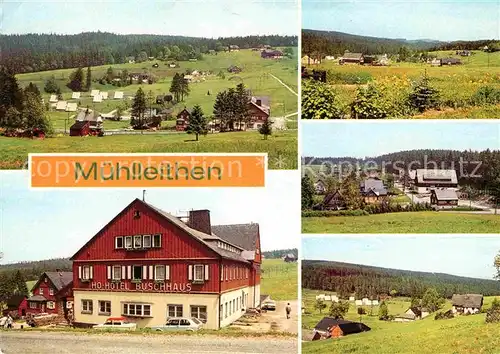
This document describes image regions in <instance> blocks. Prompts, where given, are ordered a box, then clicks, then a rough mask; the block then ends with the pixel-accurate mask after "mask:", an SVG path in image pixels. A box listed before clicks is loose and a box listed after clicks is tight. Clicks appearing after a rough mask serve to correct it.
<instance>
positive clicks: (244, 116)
mask: <svg viewBox="0 0 500 354" xmlns="http://www.w3.org/2000/svg"><path fill="white" fill-rule="evenodd" d="M235 100H236V102H235V103H236V119H237V120H238V123H239V124H238V127H239V129H241V126H242V123H243V122H244V123H248V122H249V120H250V118H251V116H250V108H249V104H250V100H251V97H250V94H249V93H248V91H247V89H246V88H245V85H244V84H243V83H239V84H238V85H237V86H236V90H235ZM269 135H270V134H269ZM266 139H267V135H266Z"/></svg>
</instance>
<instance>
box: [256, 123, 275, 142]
mask: <svg viewBox="0 0 500 354" xmlns="http://www.w3.org/2000/svg"><path fill="white" fill-rule="evenodd" d="M272 132H273V125H272V122H271V119H270V118H268V119H266V120H265V121H264V123H263V124H262V126H261V127H260V128H259V133H260V134H262V135H263V136H264V140H267V137H268V136H269V135H271V134H272Z"/></svg>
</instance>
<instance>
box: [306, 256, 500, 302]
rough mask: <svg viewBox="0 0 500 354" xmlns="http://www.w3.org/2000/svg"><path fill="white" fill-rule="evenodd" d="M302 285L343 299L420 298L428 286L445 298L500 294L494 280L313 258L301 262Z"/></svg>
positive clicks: (497, 284)
mask: <svg viewBox="0 0 500 354" xmlns="http://www.w3.org/2000/svg"><path fill="white" fill-rule="evenodd" d="M302 287H303V288H307V289H318V290H325V291H331V292H336V293H337V294H339V295H340V297H341V298H343V299H346V298H348V297H349V296H351V295H352V294H354V293H355V294H356V297H357V298H361V297H368V298H371V299H378V298H383V297H385V296H405V297H411V298H417V299H421V298H422V297H423V296H424V294H425V293H426V291H427V290H428V289H429V288H434V289H435V290H436V291H437V293H438V294H439V296H441V297H444V298H451V297H452V296H453V294H467V293H468V294H483V295H484V296H498V295H500V283H499V282H498V281H495V280H488V279H476V278H469V277H461V276H455V275H450V274H444V273H429V272H417V271H409V270H400V269H391V268H381V267H373V266H365V265H358V264H349V263H341V262H330V261H314V260H304V261H302Z"/></svg>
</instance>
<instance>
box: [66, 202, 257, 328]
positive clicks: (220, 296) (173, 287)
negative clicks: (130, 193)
mask: <svg viewBox="0 0 500 354" xmlns="http://www.w3.org/2000/svg"><path fill="white" fill-rule="evenodd" d="M71 260H72V261H73V271H74V274H75V275H74V288H73V292H74V298H75V303H74V304H75V306H74V316H75V325H76V326H82V327H84V326H90V325H93V324H97V323H102V322H103V321H104V320H105V319H106V318H107V317H109V316H125V317H127V318H128V319H129V320H130V321H134V322H136V323H137V326H138V327H145V326H151V325H160V324H162V323H165V321H166V320H167V318H168V317H195V318H197V319H199V320H200V321H202V322H204V323H205V328H207V329H219V328H222V327H225V326H227V325H229V324H230V323H232V322H234V321H236V320H237V319H238V318H240V317H241V316H242V315H243V314H244V311H245V310H246V309H248V308H254V307H257V306H258V305H259V300H260V274H261V273H260V264H261V252H260V233H259V225H258V224H255V223H250V224H237V225H219V226H212V225H211V221H210V211H209V210H192V211H190V212H189V215H188V216H187V217H175V216H173V215H171V214H169V213H166V212H164V211H163V210H160V209H158V208H156V207H155V206H153V205H150V204H148V203H146V202H144V201H142V200H139V199H135V200H133V201H132V202H131V203H130V204H129V205H128V206H126V207H125V209H123V210H122V211H121V212H120V213H119V214H118V215H116V216H115V217H114V218H113V219H112V220H111V221H110V222H109V223H108V224H107V225H106V226H104V228H103V229H102V230H101V231H99V232H98V233H97V234H96V235H95V236H93V237H92V238H91V239H90V240H89V241H88V242H87V243H86V244H85V245H84V246H83V247H82V248H81V249H80V250H79V251H78V252H76V253H75V254H74V255H73V257H71Z"/></svg>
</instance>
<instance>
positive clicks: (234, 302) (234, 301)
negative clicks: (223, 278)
mask: <svg viewBox="0 0 500 354" xmlns="http://www.w3.org/2000/svg"><path fill="white" fill-rule="evenodd" d="M235 312H236V300H235V299H233V313H235Z"/></svg>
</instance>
